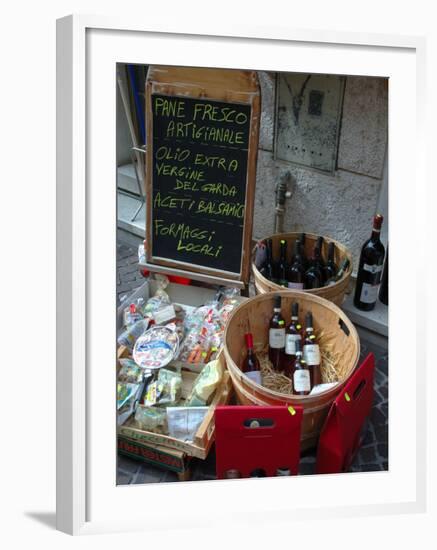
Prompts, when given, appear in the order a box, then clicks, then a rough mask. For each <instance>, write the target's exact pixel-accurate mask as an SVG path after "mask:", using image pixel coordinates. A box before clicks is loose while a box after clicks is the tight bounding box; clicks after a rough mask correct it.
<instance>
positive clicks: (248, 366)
mask: <svg viewBox="0 0 437 550" xmlns="http://www.w3.org/2000/svg"><path fill="white" fill-rule="evenodd" d="M244 337H245V340H246V347H247V354H246V357H245V359H244V361H243V364H242V366H241V370H242V371H243V372H244V374H245V375H246V376H247V377H248V378H250V379H251V380H253V381H254V382H256V383H257V384H261V368H260V365H259V361H258V357H257V356H256V354H255V351H254V349H253V336H252V334H251V333H250V332H248V333H247V334H245V335H244Z"/></svg>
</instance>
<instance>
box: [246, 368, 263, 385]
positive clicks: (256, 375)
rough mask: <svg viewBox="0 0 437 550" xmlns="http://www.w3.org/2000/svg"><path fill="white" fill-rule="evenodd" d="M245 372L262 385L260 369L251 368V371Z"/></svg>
mask: <svg viewBox="0 0 437 550" xmlns="http://www.w3.org/2000/svg"><path fill="white" fill-rule="evenodd" d="M244 374H245V375H246V376H247V378H250V379H251V380H253V381H254V382H255V383H256V384H259V385H261V372H260V371H259V370H251V371H249V372H245V373H244Z"/></svg>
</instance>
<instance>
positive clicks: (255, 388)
mask: <svg viewBox="0 0 437 550" xmlns="http://www.w3.org/2000/svg"><path fill="white" fill-rule="evenodd" d="M278 294H279V295H280V296H281V297H282V315H283V316H284V318H285V319H286V320H287V322H288V320H289V319H290V311H291V304H292V303H293V302H297V303H298V304H299V318H300V319H301V320H303V319H304V318H305V315H306V313H307V312H308V311H311V312H312V314H313V322H314V330H315V334H321V333H322V331H323V332H324V333H325V334H329V341H330V345H332V348H333V350H334V351H340V354H341V355H340V356H341V359H340V360H339V367H340V368H341V371H342V372H343V375H344V376H343V379H342V380H341V381H340V382H339V383H338V384H337V385H336V386H334V387H332V388H330V389H328V390H326V391H324V392H322V393H319V394H316V395H306V396H298V395H289V394H284V393H279V392H276V391H273V390H270V389H268V388H265V387H263V386H261V385H259V384H256V383H255V382H254V381H253V380H251V379H250V378H248V377H247V376H245V375H244V374H243V373H242V372H241V370H240V365H241V364H242V362H243V359H244V357H245V354H246V345H245V340H244V335H245V333H246V332H251V333H252V334H253V338H254V343H255V348H256V349H259V348H262V347H264V346H265V345H266V344H267V340H268V331H269V322H270V318H271V317H272V314H273V302H274V299H273V297H274V295H278ZM223 351H224V356H225V361H226V366H227V368H228V370H229V373H230V375H231V378H232V382H233V385H234V389H235V393H236V395H237V398H238V400H239V402H240V403H241V404H242V405H300V406H302V407H303V409H304V415H303V424H302V435H301V448H302V450H305V449H308V448H311V447H313V446H314V445H315V444H316V443H317V439H318V436H319V433H320V430H321V428H322V426H323V422H324V421H325V418H326V416H327V414H328V411H329V408H330V406H331V404H332V402H333V401H334V399H335V398H336V396H337V395H338V394H339V392H340V390H341V388H342V387H343V386H344V384H345V382H346V381H347V380H348V379H349V377H350V376H351V374H352V372H353V371H354V369H355V368H356V366H357V364H358V360H359V356H360V340H359V337H358V333H357V331H356V329H355V327H354V325H353V324H352V322H351V321H350V320H349V319H348V317H347V316H346V315H345V313H344V312H343V311H342V310H341V309H340V308H339V307H337V306H336V305H334V304H333V303H332V302H329V301H328V300H325V299H324V298H320V297H319V296H315V295H312V294H309V293H304V292H300V291H295V290H285V291H281V292H275V293H274V294H273V293H269V294H260V295H258V296H256V297H254V298H250V299H248V300H246V301H245V302H243V303H242V304H241V305H240V306H238V308H236V309H235V310H234V312H233V313H232V315H231V318H230V319H229V321H228V324H227V327H226V331H225V337H224V350H223ZM322 351H323V350H322Z"/></svg>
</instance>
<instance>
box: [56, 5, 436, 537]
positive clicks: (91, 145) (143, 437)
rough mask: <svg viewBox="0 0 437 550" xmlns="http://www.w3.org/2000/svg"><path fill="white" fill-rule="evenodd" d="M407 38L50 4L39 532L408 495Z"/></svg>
mask: <svg viewBox="0 0 437 550" xmlns="http://www.w3.org/2000/svg"><path fill="white" fill-rule="evenodd" d="M424 59H425V41H424V39H422V38H417V37H405V36H403V37H400V36H386V35H370V34H369V35H363V34H360V35H358V34H353V33H350V34H348V33H325V32H314V31H311V32H309V31H304V30H296V29H291V28H290V29H287V28H286V27H283V28H281V29H277V30H272V29H269V28H266V29H263V28H259V27H256V28H253V29H251V28H250V27H245V28H244V29H238V28H237V27H235V28H234V30H233V31H232V32H227V31H226V32H224V30H223V29H220V28H214V27H213V26H210V27H208V26H202V27H200V26H196V25H195V24H194V23H193V24H192V26H191V27H190V28H188V27H187V28H185V27H184V26H183V25H180V27H179V26H176V27H175V28H170V27H168V26H166V27H164V26H160V25H158V24H156V23H153V24H150V25H147V26H145V27H143V26H142V25H139V24H138V23H137V22H135V21H125V20H118V19H114V20H112V19H108V18H100V17H90V16H79V15H77V16H76V15H74V16H69V17H66V18H63V19H60V20H58V22H57V220H58V221H57V301H58V306H57V312H58V317H57V527H58V529H59V530H61V531H64V532H67V533H70V534H86V533H95V532H113V531H124V530H130V529H137V530H138V529H141V530H157V529H163V530H164V529H167V528H168V525H169V524H171V525H172V526H174V527H175V528H176V527H204V526H208V525H220V524H221V522H223V521H224V520H226V521H227V522H230V523H232V522H234V523H235V525H237V524H238V522H241V521H244V522H245V523H247V522H250V521H251V518H252V511H251V510H252V504H253V502H257V503H258V504H257V509H258V510H259V511H262V514H263V517H264V518H265V519H266V520H268V521H270V520H271V521H273V520H275V519H279V518H280V517H285V516H287V515H293V517H296V518H299V519H317V518H323V517H326V515H327V514H328V515H339V516H341V515H342V514H343V515H349V516H350V515H353V516H357V517H358V516H362V515H372V514H383V513H401V512H403V513H410V512H420V511H424V510H425V500H426V482H427V472H426V464H425V454H426V453H425V444H426V441H425V432H424V430H423V426H424V425H425V387H426V380H425V356H424V349H425V348H424V346H423V345H420V341H419V336H420V338H422V335H420V334H419V332H418V330H417V329H416V326H418V325H417V324H416V321H417V320H419V319H420V318H421V316H422V315H423V314H424V306H423V304H424V303H425V302H424V300H423V299H422V300H420V299H419V298H420V296H421V295H423V292H424V289H423V281H422V282H421V285H422V286H421V287H420V288H419V280H418V276H417V272H416V270H415V269H413V268H411V269H410V267H409V266H408V265H406V261H405V254H406V252H405V251H414V255H415V257H416V258H417V261H418V262H419V261H421V260H422V254H423V247H422V246H419V245H418V242H417V240H418V239H417V235H419V234H421V233H422V232H425V226H424V224H425V221H424V219H423V218H422V217H421V216H419V215H418V212H419V208H420V206H421V205H422V203H423V200H424V199H423V197H424V196H425V191H424V186H425V178H423V177H422V176H421V174H422V171H423V170H424V162H423V159H422V157H421V153H420V151H421V150H422V149H423V147H422V145H421V144H422V140H423V126H422V125H423V119H424V113H423V111H424V107H423V101H422V98H421V97H420V93H421V90H422V89H423V84H424V79H425V62H424ZM413 228H414V230H413ZM389 241H390V270H388V243H389ZM411 253H413V252H411ZM388 288H389V289H390V293H389V295H390V299H389V298H388ZM388 304H389V305H388ZM290 316H291V321H290ZM293 319H294V321H293ZM406 319H408V322H406ZM296 327H297V328H296ZM360 396H361V397H360ZM360 399H361V401H360ZM254 415H255V416H254ZM260 434H261V435H260ZM260 477H263V478H264V479H259V478H260ZM235 478H239V479H235ZM279 478H280V479H279ZM290 495H292V498H291V497H290ZM200 503H203V505H201V504H200ZM251 503H252V504H251ZM146 504H147V505H146ZM163 510H165V513H163ZM194 511H195V513H194Z"/></svg>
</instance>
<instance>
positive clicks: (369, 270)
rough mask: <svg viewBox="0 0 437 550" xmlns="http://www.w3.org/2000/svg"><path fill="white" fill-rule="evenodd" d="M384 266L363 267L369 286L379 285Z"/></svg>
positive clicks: (366, 265) (365, 265)
mask: <svg viewBox="0 0 437 550" xmlns="http://www.w3.org/2000/svg"><path fill="white" fill-rule="evenodd" d="M382 268H383V266H382V264H381V265H368V264H364V265H363V271H364V272H365V279H364V280H365V281H366V283H367V284H369V285H379V283H380V282H381V274H382Z"/></svg>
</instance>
